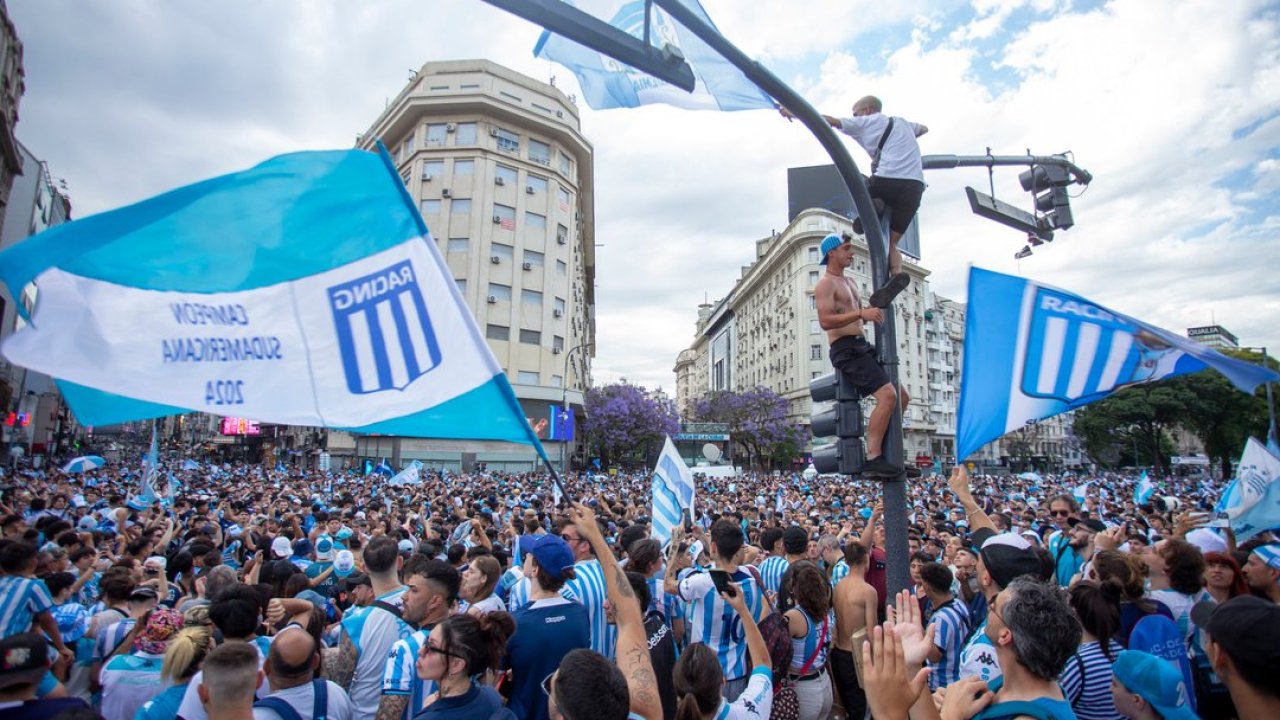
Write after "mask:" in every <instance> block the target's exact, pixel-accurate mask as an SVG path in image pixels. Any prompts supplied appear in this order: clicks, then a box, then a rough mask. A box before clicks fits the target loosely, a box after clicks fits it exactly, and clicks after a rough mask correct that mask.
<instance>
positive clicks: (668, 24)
mask: <svg viewBox="0 0 1280 720" xmlns="http://www.w3.org/2000/svg"><path fill="white" fill-rule="evenodd" d="M565 1H566V2H568V3H569V4H570V5H573V6H574V7H576V8H578V9H579V10H582V11H584V12H587V13H589V14H591V15H592V16H594V17H596V18H598V19H600V20H602V21H604V22H607V23H609V24H610V25H612V26H614V27H615V28H618V29H619V30H622V31H623V32H626V33H628V34H630V35H631V36H633V37H635V38H637V39H643V38H644V24H645V23H644V21H645V6H646V4H647V3H646V0H565ZM681 2H682V3H683V4H684V5H685V7H687V8H689V10H691V11H692V12H693V13H695V14H696V15H698V16H699V17H700V18H701V19H702V20H703V21H704V22H706V23H707V24H711V19H710V18H709V17H708V16H707V11H706V10H704V9H703V8H702V4H701V3H699V2H698V0H681ZM649 37H650V43H651V44H652V45H653V46H654V47H655V48H659V49H661V48H662V47H664V46H665V45H667V44H670V45H672V46H674V47H676V48H678V49H679V50H680V52H681V53H682V54H683V55H684V59H685V62H687V63H688V64H689V67H690V68H692V70H693V75H694V79H695V81H696V85H695V87H694V89H693V92H686V91H684V90H681V89H680V88H678V87H676V86H674V85H671V84H669V83H666V82H663V81H662V80H658V79H657V78H655V77H653V76H652V75H649V74H648V73H644V72H641V71H640V70H636V69H635V68H632V67H630V66H627V65H623V64H622V63H620V62H618V61H617V60H614V59H613V58H611V57H608V56H606V55H602V54H601V53H598V52H596V51H595V50H592V49H591V48H588V47H584V46H582V45H579V44H578V43H576V42H574V41H572V40H569V39H568V38H565V37H562V36H560V35H556V34H553V33H552V32H550V31H546V32H543V33H542V36H541V37H540V38H539V39H538V44H537V45H535V46H534V48H533V54H534V55H535V56H537V57H542V58H546V59H548V60H550V61H552V62H556V63H559V64H561V65H563V66H565V67H566V68H568V70H569V71H570V72H572V73H573V74H574V75H575V76H576V77H577V78H578V85H579V86H581V88H582V99H583V100H585V101H586V103H587V105H589V106H590V107H591V108H592V109H593V110H608V109H611V108H629V107H639V106H640V105H648V104H651V103H665V104H667V105H674V106H676V107H680V108H685V109H687V110H761V109H770V110H771V109H773V108H774V107H775V105H774V103H773V100H771V99H769V96H768V95H765V94H764V92H763V91H762V90H760V88H758V87H756V86H755V84H753V83H752V82H751V81H750V80H748V79H747V78H746V76H745V75H743V74H742V71H740V70H738V69H737V68H736V67H734V66H733V64H732V63H730V62H729V61H728V60H725V59H724V58H723V57H721V56H720V54H719V53H717V52H716V51H714V50H712V49H711V47H710V46H709V45H707V44H706V43H705V42H703V41H702V40H701V39H700V38H698V37H697V36H696V35H694V34H693V33H692V32H690V31H689V30H688V29H687V28H685V27H684V26H683V25H681V24H680V23H678V22H676V21H675V20H673V19H672V18H671V16H670V15H668V14H667V12H666V11H665V10H663V9H661V8H659V7H657V6H653V7H652V15H651V17H650V25H649Z"/></svg>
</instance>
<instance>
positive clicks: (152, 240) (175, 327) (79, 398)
mask: <svg viewBox="0 0 1280 720" xmlns="http://www.w3.org/2000/svg"><path fill="white" fill-rule="evenodd" d="M0 280H3V281H4V282H5V284H6V285H7V286H8V288H9V290H10V292H11V293H12V294H14V295H16V294H18V293H20V292H21V291H22V290H23V288H25V287H26V286H27V285H28V284H29V283H32V282H34V283H35V284H36V285H37V286H38V288H39V295H38V299H37V302H36V307H35V311H34V313H33V315H32V316H31V317H30V318H29V319H30V321H31V323H30V325H28V326H27V327H25V328H23V329H22V330H20V331H18V332H16V333H14V334H13V335H12V336H10V337H9V338H8V339H7V340H6V342H5V344H4V346H3V352H4V355H5V356H6V357H7V358H8V359H9V360H10V361H12V362H14V363H17V364H19V365H22V366H24V367H28V368H32V369H35V370H38V371H40V372H43V373H46V374H49V375H52V376H54V377H56V378H58V379H59V380H60V381H62V382H60V385H61V388H62V391H63V395H64V396H65V397H66V398H67V400H68V401H69V403H70V405H71V407H72V409H73V410H74V411H75V413H76V415H77V417H78V419H79V421H80V422H81V423H82V424H87V425H109V424H113V423H119V422H125V421H129V420H137V419H143V418H153V417H159V416H163V415H170V414H175V413H179V412H186V411H188V410H195V411H200V412H212V413H219V414H231V413H234V414H235V415H237V416H242V417H252V418H254V419H256V420H260V421H263V422H270V423H279V424H287V425H312V426H324V427H333V428H342V429H347V430H352V431H355V432H362V433H381V434H388V435H409V436H416V437H438V438H455V439H488V440H502V441H508V442H517V443H525V444H528V445H531V446H533V447H534V448H535V449H536V451H537V452H538V454H539V455H540V456H542V457H543V458H544V459H545V457H546V454H545V452H544V451H543V449H542V446H541V444H540V443H539V442H538V438H537V436H536V435H535V434H534V433H533V429H532V428H531V427H530V426H529V423H528V421H527V420H526V416H525V413H524V411H523V410H522V409H521V408H520V406H519V403H518V401H517V400H516V397H515V394H514V393H513V392H512V390H511V386H510V385H509V384H508V382H507V379H506V375H505V374H504V373H503V371H502V368H501V367H500V366H499V365H498V363H497V361H496V360H495V359H494V357H493V354H492V353H491V352H490V351H489V348H488V346H487V345H486V343H485V340H484V336H483V335H482V334H481V333H480V331H479V330H478V328H477V327H476V323H475V320H474V318H473V317H472V315H471V313H470V311H469V310H468V309H467V306H466V304H465V302H464V301H463V299H462V296H461V295H460V294H459V292H458V289H457V285H456V284H455V283H454V279H453V274H452V273H451V272H450V271H449V268H448V267H447V265H446V264H445V263H444V260H443V258H442V257H441V254H440V251H439V249H438V248H437V247H436V243H435V240H434V239H433V238H432V237H431V234H430V233H429V232H428V230H427V227H426V225H425V224H424V223H423V221H422V218H421V217H420V216H419V215H418V211H417V208H416V206H415V203H414V201H413V200H412V199H411V198H410V197H409V195H408V192H407V191H406V190H405V188H404V184H403V183H402V182H401V180H400V176H399V174H398V173H397V171H396V169H395V167H394V165H393V164H392V162H391V159H390V158H389V157H387V156H386V153H385V151H380V152H379V153H372V152H365V151H362V150H339V151H325V152H302V153H294V154H290V155H282V156H279V157H276V158H272V159H270V160H267V161H266V162H264V163H262V164H260V165H258V166H256V167H253V168H250V169H248V170H245V171H242V172H237V173H232V174H230V175H224V176H222V177H218V178H213V179H211V180H206V181H203V182H199V183H196V184H194V185H189V186H186V187H182V188H178V189H176V190H173V191H170V192H167V193H165V194H163V195H159V196H157V197H154V198H151V199H148V200H144V201H142V202H140V203H137V204H135V205H131V206H129V207H125V208H121V209H119V210H114V211H111V212H107V213H103V214H100V215H94V216H91V217H87V218H84V219H81V220H77V221H75V222H71V223H66V224H63V225H58V226H56V227H54V228H51V229H49V230H46V231H45V232H43V233H40V234H39V235H36V236H35V237H32V238H30V239H28V240H26V241H24V242H22V243H19V244H17V245H15V246H13V247H11V248H9V249H8V250H6V251H5V252H3V253H0ZM24 312H25V311H24Z"/></svg>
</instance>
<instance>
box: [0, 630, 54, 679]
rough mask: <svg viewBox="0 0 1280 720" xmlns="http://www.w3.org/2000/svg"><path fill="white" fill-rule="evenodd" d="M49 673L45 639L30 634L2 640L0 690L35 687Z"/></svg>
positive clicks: (36, 634)
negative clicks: (18, 686) (22, 686)
mask: <svg viewBox="0 0 1280 720" xmlns="http://www.w3.org/2000/svg"><path fill="white" fill-rule="evenodd" d="M47 672H49V650H48V646H46V645H45V641H44V638H42V637H41V636H40V635H39V634H38V633H33V632H28V633H22V634H21V635H13V636H10V637H7V638H5V639H3V640H0V689H5V688H10V687H13V686H15V685H34V684H36V683H38V682H40V680H41V679H42V678H44V676H45V673H47Z"/></svg>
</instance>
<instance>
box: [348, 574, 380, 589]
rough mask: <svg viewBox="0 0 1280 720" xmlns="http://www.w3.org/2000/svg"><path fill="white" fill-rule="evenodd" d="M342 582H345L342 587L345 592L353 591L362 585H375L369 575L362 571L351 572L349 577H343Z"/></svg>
mask: <svg viewBox="0 0 1280 720" xmlns="http://www.w3.org/2000/svg"><path fill="white" fill-rule="evenodd" d="M342 583H343V587H342V590H343V592H351V591H352V590H354V589H356V588H357V587H359V586H361V585H368V586H369V587H373V581H372V580H370V579H369V576H368V575H365V574H364V573H362V572H353V573H351V574H350V575H348V576H347V577H345V578H343V580H342Z"/></svg>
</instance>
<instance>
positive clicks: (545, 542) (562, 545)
mask: <svg viewBox="0 0 1280 720" xmlns="http://www.w3.org/2000/svg"><path fill="white" fill-rule="evenodd" d="M527 551H528V552H529V553H530V554H532V555H533V558H534V559H535V560H537V561H538V567H540V568H542V570H543V571H544V572H546V573H547V574H548V575H550V576H551V577H552V578H554V579H556V580H559V579H560V578H561V577H562V576H564V571H565V568H570V567H573V553H571V552H569V543H567V542H565V541H564V540H562V539H560V536H559V535H540V536H539V537H538V538H537V539H535V540H534V541H533V542H532V543H530V545H529V547H528V548H527Z"/></svg>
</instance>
